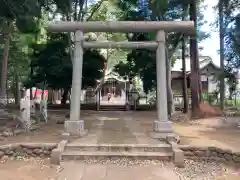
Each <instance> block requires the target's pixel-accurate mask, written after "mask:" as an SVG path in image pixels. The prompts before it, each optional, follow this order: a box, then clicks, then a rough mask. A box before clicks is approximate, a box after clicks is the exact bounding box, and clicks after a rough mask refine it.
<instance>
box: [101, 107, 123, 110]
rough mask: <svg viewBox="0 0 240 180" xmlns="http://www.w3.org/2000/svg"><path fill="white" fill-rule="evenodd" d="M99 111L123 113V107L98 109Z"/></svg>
mask: <svg viewBox="0 0 240 180" xmlns="http://www.w3.org/2000/svg"><path fill="white" fill-rule="evenodd" d="M99 110H100V111H125V110H126V109H125V107H100V108H99Z"/></svg>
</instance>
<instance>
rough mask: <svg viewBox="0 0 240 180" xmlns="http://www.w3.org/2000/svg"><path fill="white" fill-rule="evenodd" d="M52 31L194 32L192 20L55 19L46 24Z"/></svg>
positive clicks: (191, 33)
mask: <svg viewBox="0 0 240 180" xmlns="http://www.w3.org/2000/svg"><path fill="white" fill-rule="evenodd" d="M47 30H48V31H52V32H75V31H76V30H81V31H83V32H123V33H126V32H140V33H141V32H156V31H159V30H163V31H165V32H183V33H186V34H190V35H193V34H195V27H194V22H193V21H106V22H105V21H88V22H76V21H75V22H73V21H57V22H53V23H50V24H49V25H48V26H47Z"/></svg>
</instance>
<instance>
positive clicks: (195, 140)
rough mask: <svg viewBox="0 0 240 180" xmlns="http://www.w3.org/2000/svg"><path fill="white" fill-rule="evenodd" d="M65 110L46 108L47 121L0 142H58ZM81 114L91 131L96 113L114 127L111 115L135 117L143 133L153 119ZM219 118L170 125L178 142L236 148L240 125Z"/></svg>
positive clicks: (148, 116) (143, 114) (149, 114)
mask: <svg viewBox="0 0 240 180" xmlns="http://www.w3.org/2000/svg"><path fill="white" fill-rule="evenodd" d="M65 114H66V111H53V112H49V117H50V120H49V123H48V124H47V125H43V126H41V128H40V129H39V130H37V131H33V132H30V133H23V134H20V135H17V136H12V137H6V138H4V139H3V140H2V141H1V140H0V145H2V144H8V143H14V142H59V141H60V140H61V134H62V132H63V131H64V127H63V124H56V121H57V120H59V119H64V116H65ZM81 115H82V118H83V119H84V120H85V128H86V129H90V130H91V131H92V132H94V124H96V122H97V121H98V120H97V118H98V117H101V118H102V119H108V120H112V123H111V124H112V125H111V126H113V127H111V128H112V129H114V128H115V129H117V128H119V127H114V119H118V118H122V117H123V116H127V117H131V119H133V120H134V121H135V123H136V126H139V125H140V126H139V127H138V129H140V131H144V132H146V133H147V132H148V131H151V130H152V124H153V121H154V120H155V119H156V113H155V112H130V113H129V112H96V111H83V112H82V114H81ZM101 118H100V119H101ZM181 118H182V117H181ZM222 119H223V118H222V117H214V118H207V119H200V120H197V121H196V122H194V123H192V122H189V121H185V122H174V123H173V125H174V130H175V132H176V133H177V134H178V135H179V136H180V143H181V144H191V145H198V146H209V145H215V146H218V147H222V148H230V149H236V150H240V138H239V137H240V128H239V127H237V126H236V125H226V124H223V123H222ZM236 119H237V120H238V119H239V121H240V118H239V117H229V118H228V119H227V121H229V122H231V121H236ZM229 124H230V123H229ZM116 125H117V122H116Z"/></svg>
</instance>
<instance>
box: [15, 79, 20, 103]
mask: <svg viewBox="0 0 240 180" xmlns="http://www.w3.org/2000/svg"><path fill="white" fill-rule="evenodd" d="M14 84H15V104H17V105H19V104H20V99H21V97H20V96H21V95H20V82H19V76H18V75H16V76H15V82H14Z"/></svg>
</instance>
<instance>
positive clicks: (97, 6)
mask: <svg viewBox="0 0 240 180" xmlns="http://www.w3.org/2000/svg"><path fill="white" fill-rule="evenodd" d="M103 1H104V0H101V1H100V2H98V3H97V4H95V6H94V7H93V10H92V12H91V14H90V15H89V17H88V18H87V21H89V20H91V19H92V17H93V15H94V13H95V12H96V11H97V10H98V9H99V8H100V7H101V5H102V4H103Z"/></svg>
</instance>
